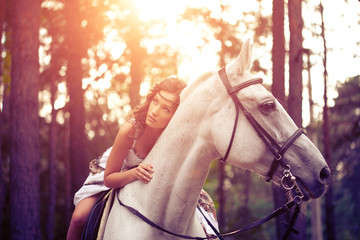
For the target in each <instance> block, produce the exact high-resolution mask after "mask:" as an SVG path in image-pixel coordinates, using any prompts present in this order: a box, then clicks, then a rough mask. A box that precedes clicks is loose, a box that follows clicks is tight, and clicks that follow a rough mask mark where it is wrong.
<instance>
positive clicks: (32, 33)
mask: <svg viewBox="0 0 360 240" xmlns="http://www.w3.org/2000/svg"><path fill="white" fill-rule="evenodd" d="M12 4H13V17H12V20H13V22H12V30H13V31H12V34H13V35H12V62H11V93H10V106H11V107H10V118H11V127H10V132H11V140H10V141H11V150H10V157H11V164H10V189H11V191H10V215H11V219H10V229H11V234H12V236H11V238H12V239H14V240H16V239H19V240H23V239H36V240H38V239H40V238H41V236H40V206H39V203H40V193H39V167H40V162H39V159H40V150H39V106H38V93H39V27H40V1H30V0H26V1H24V0H13V1H12Z"/></svg>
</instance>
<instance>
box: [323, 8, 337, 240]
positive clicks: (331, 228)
mask: <svg viewBox="0 0 360 240" xmlns="http://www.w3.org/2000/svg"><path fill="white" fill-rule="evenodd" d="M320 14H321V37H322V39H323V44H324V56H323V65H324V108H323V134H324V137H323V141H324V155H325V160H326V162H327V164H328V165H329V167H330V169H331V170H333V169H332V160H331V148H330V147H331V146H330V136H329V126H330V123H329V113H328V103H327V101H328V99H327V67H326V64H327V46H326V38H325V23H324V8H323V5H322V3H321V1H320ZM332 195H333V183H332V182H330V185H329V187H328V190H327V192H326V195H325V209H326V232H327V239H329V240H335V239H336V234H335V218H334V203H333V196H332Z"/></svg>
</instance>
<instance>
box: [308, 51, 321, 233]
mask: <svg viewBox="0 0 360 240" xmlns="http://www.w3.org/2000/svg"><path fill="white" fill-rule="evenodd" d="M304 53H306V62H307V64H306V70H307V73H308V94H309V114H310V123H309V125H310V126H312V125H313V124H314V102H313V99H312V84H311V62H310V55H311V52H310V50H309V49H304ZM307 134H308V137H309V139H310V140H311V141H312V142H313V143H314V144H315V146H317V145H318V144H317V142H318V141H317V137H316V135H315V134H314V133H313V132H312V131H308V133H307ZM310 205H311V240H323V234H322V222H321V199H314V200H312V201H311V202H310Z"/></svg>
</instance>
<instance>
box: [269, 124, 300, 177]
mask: <svg viewBox="0 0 360 240" xmlns="http://www.w3.org/2000/svg"><path fill="white" fill-rule="evenodd" d="M303 133H304V129H302V128H298V130H296V131H295V133H294V134H293V135H291V137H290V138H288V140H287V141H286V142H285V144H284V145H283V146H282V147H281V149H280V150H279V152H278V153H277V155H275V158H274V160H273V162H272V164H271V166H270V169H269V171H268V173H267V174H266V177H265V180H266V181H267V182H269V181H270V180H271V179H272V177H273V175H274V173H275V171H276V168H277V167H278V166H279V164H281V165H283V167H284V163H283V162H282V161H281V160H282V158H283V157H284V155H285V152H286V151H287V150H288V148H289V147H290V146H291V145H292V144H293V143H294V142H295V140H296V139H297V138H298V137H300V135H301V134H303Z"/></svg>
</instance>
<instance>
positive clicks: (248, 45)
mask: <svg viewBox="0 0 360 240" xmlns="http://www.w3.org/2000/svg"><path fill="white" fill-rule="evenodd" d="M251 54H252V41H251V40H250V39H249V38H248V39H246V40H245V41H244V43H243V45H242V48H241V52H240V53H239V55H238V57H237V58H236V62H237V67H238V69H237V74H239V75H241V74H243V73H244V72H246V71H248V70H249V69H250V65H251Z"/></svg>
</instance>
